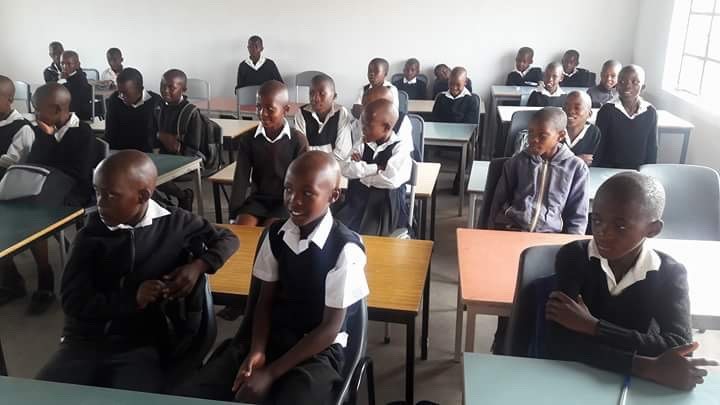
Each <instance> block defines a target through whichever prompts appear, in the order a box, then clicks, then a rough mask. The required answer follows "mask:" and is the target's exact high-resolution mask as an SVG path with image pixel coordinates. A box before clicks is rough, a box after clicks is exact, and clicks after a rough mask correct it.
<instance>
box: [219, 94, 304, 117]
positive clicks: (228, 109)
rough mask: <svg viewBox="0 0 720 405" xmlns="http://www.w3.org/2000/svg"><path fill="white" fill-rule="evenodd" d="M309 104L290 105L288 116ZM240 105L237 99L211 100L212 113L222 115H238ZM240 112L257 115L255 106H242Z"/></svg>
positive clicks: (220, 98) (222, 98)
mask: <svg viewBox="0 0 720 405" xmlns="http://www.w3.org/2000/svg"><path fill="white" fill-rule="evenodd" d="M305 104H307V103H290V113H289V114H288V115H295V114H297V112H298V110H299V109H300V107H301V106H303V105H305ZM237 110H238V105H237V98H235V97H213V98H211V99H210V111H212V112H215V113H221V114H237ZM240 112H241V113H244V114H255V113H257V106H256V105H255V104H242V105H240Z"/></svg>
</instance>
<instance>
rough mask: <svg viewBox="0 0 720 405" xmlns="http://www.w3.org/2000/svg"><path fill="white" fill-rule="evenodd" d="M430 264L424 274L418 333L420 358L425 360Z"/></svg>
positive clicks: (428, 314)
mask: <svg viewBox="0 0 720 405" xmlns="http://www.w3.org/2000/svg"><path fill="white" fill-rule="evenodd" d="M431 270H432V266H431V265H428V271H427V275H426V276H425V288H424V289H423V313H422V331H421V334H420V358H421V359H422V360H427V358H428V343H429V342H430V339H429V337H428V327H429V325H430V272H431Z"/></svg>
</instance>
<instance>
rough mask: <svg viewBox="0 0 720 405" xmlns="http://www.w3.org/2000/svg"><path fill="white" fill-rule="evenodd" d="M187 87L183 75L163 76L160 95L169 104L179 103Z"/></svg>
mask: <svg viewBox="0 0 720 405" xmlns="http://www.w3.org/2000/svg"><path fill="white" fill-rule="evenodd" d="M186 87H187V86H186V84H185V81H184V80H183V79H182V77H170V78H166V77H163V78H162V80H161V81H160V95H162V98H163V100H165V102H166V103H168V104H179V103H180V101H182V97H183V93H185V90H187V89H186Z"/></svg>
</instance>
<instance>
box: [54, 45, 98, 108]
mask: <svg viewBox="0 0 720 405" xmlns="http://www.w3.org/2000/svg"><path fill="white" fill-rule="evenodd" d="M61 65H62V80H61V81H60V82H62V84H63V85H64V86H65V87H67V89H68V90H70V94H71V95H72V101H71V104H70V111H72V112H74V113H75V114H76V115H77V116H78V117H79V118H80V119H81V120H83V121H89V120H91V119H92V102H93V99H92V87H91V86H90V83H88V80H87V77H86V76H85V72H84V71H83V70H82V69H81V68H80V56H78V54H77V52H75V51H65V52H63V53H62V59H61Z"/></svg>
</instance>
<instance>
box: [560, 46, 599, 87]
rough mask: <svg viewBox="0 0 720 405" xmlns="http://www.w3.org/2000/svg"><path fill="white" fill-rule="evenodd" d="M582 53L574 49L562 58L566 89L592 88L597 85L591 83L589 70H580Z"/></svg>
mask: <svg viewBox="0 0 720 405" xmlns="http://www.w3.org/2000/svg"><path fill="white" fill-rule="evenodd" d="M579 64H580V53H579V52H578V51H576V50H574V49H570V50H569V51H567V52H565V54H564V55H563V58H562V65H563V80H562V82H563V86H565V87H590V86H594V85H595V83H591V82H590V72H589V71H588V70H587V69H583V68H579V67H578V65H579Z"/></svg>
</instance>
